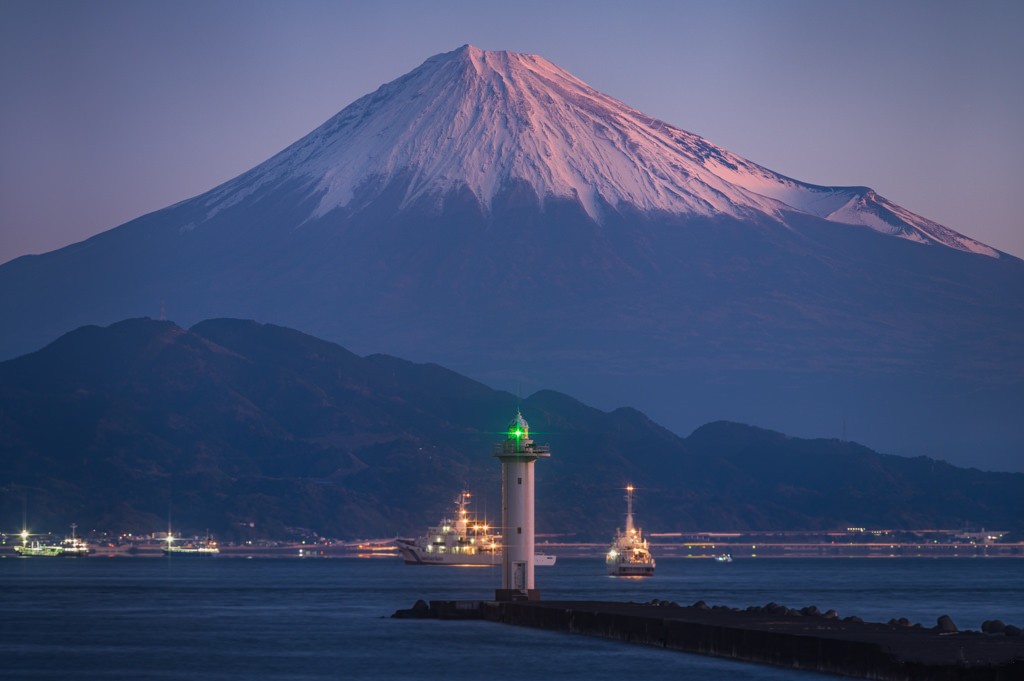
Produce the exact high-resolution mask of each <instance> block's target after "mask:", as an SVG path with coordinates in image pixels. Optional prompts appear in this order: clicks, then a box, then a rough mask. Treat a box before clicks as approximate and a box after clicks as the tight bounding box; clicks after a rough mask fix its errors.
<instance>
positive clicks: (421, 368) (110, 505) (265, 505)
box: [0, 319, 1024, 539]
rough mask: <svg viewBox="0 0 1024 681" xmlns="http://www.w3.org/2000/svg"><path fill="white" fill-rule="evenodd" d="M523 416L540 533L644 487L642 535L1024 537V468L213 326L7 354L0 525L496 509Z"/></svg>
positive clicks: (415, 515) (222, 525) (207, 523)
mask: <svg viewBox="0 0 1024 681" xmlns="http://www.w3.org/2000/svg"><path fill="white" fill-rule="evenodd" d="M517 408H521V410H522V412H523V415H524V416H525V417H526V418H527V420H528V421H529V422H530V425H531V433H532V436H533V437H534V439H535V440H536V441H538V442H541V443H549V444H550V445H551V448H552V457H551V458H550V459H549V460H544V461H541V462H539V463H538V464H537V465H538V479H539V483H538V491H537V505H538V531H540V532H553V533H570V534H572V533H575V534H576V536H578V537H580V538H595V539H603V538H606V537H607V536H608V534H609V533H610V532H611V531H612V530H613V529H614V527H615V526H616V524H620V523H621V516H622V513H623V508H622V506H623V502H622V494H621V488H622V487H624V486H625V484H626V483H627V482H632V483H633V484H635V485H636V486H637V487H638V498H637V512H638V514H639V515H640V516H641V517H642V518H643V523H644V527H645V528H647V529H648V530H649V531H652V532H672V531H688V530H696V529H703V530H731V529H804V528H806V529H815V528H832V527H845V526H847V525H869V526H885V527H895V528H899V527H959V526H962V525H964V524H974V525H983V526H986V527H998V528H1004V529H1019V528H1020V527H1021V526H1022V524H1024V501H1022V500H1024V475H1022V474H1009V473H987V472H982V471H978V470H973V469H963V468H956V467H953V466H951V465H949V464H946V463H944V462H941V461H936V460H933V459H928V458H924V457H919V458H915V459H907V458H903V457H897V456H890V455H885V454H879V453H877V452H873V451H871V450H869V449H867V448H864V447H862V446H859V445H857V444H854V443H849V442H842V441H838V440H802V439H795V438H790V437H786V436H785V435H782V434H779V433H775V432H771V431H766V430H761V429H758V428H753V427H750V426H744V425H740V424H735V423H724V422H719V423H713V424H709V425H707V426H704V427H702V428H700V429H698V430H697V431H696V432H694V433H693V434H692V435H691V436H690V437H689V438H682V437H678V436H676V435H675V434H673V433H671V432H669V431H668V430H666V429H664V428H662V427H661V426H659V425H658V424H656V423H654V422H652V421H651V420H650V419H648V418H647V417H646V416H644V415H643V414H642V413H640V412H638V411H636V410H633V409H627V408H623V409H617V410H615V411H612V412H603V411H599V410H597V409H593V408H591V407H588V406H586V405H584V404H582V403H580V402H578V401H576V400H574V399H572V398H571V397H569V396H566V395H563V394H560V393H556V392H552V391H541V392H538V393H535V394H534V395H531V396H530V397H529V398H527V399H523V400H521V401H520V400H517V398H516V397H515V396H513V395H511V394H508V393H505V392H500V391H495V390H492V389H490V388H488V387H487V386H485V385H482V384H480V383H478V382H475V381H473V380H470V379H467V378H465V377H463V376H460V375H459V374H456V373H454V372H452V371H449V370H447V369H444V368H442V367H439V366H436V365H432V364H414V363H411V362H407V361H404V360H401V359H396V358H394V357H388V356H384V355H371V356H368V357H359V356H357V355H354V354H352V353H351V352H348V351H347V350H345V349H344V348H342V347H340V346H338V345H335V344H333V343H329V342H325V341H322V340H319V339H316V338H313V337H311V336H308V335H304V334H302V333H299V332H297V331H293V330H290V329H287V328H283V327H278V326H272V325H261V324H257V323H255V322H249V321H240V320H232V319H216V320H210V321H205V322H202V323H199V324H197V325H195V326H194V327H192V328H191V329H188V330H186V329H183V328H180V327H178V326H176V325H175V324H173V323H171V322H162V321H153V320H149V319H132V320H127V321H124V322H120V323H117V324H114V325H112V326H110V327H107V328H99V327H83V328H81V329H78V330H76V331H73V332H71V333H68V334H67V335H65V336H63V337H61V338H60V339H58V340H57V341H55V342H53V343H52V344H50V345H48V346H47V347H45V348H43V349H42V350H40V351H38V352H35V353H32V354H29V355H25V356H23V357H20V358H17V359H13V360H9V361H6V362H2V363H0V457H2V460H3V462H4V465H3V467H2V469H0V529H3V530H5V531H14V530H16V529H19V528H20V525H21V520H22V513H23V510H24V509H25V508H26V507H27V509H28V516H29V519H30V521H31V523H32V524H33V525H34V526H37V527H44V526H45V527H48V528H49V529H55V530H59V529H61V528H63V527H65V526H67V525H68V524H70V523H71V522H77V523H78V524H79V526H80V527H87V528H90V529H91V528H100V529H111V530H127V531H134V532H144V531H145V532H148V531H155V530H160V529H163V528H164V527H166V523H167V517H168V514H169V513H170V514H172V516H173V517H174V519H175V526H176V527H180V528H181V529H184V530H186V531H188V530H192V531H202V530H205V529H207V528H208V529H210V530H211V531H213V532H215V533H217V534H218V535H220V536H223V537H233V536H235V537H237V536H243V535H249V536H252V535H255V536H264V537H285V536H287V535H288V534H289V533H290V532H291V531H292V529H293V528H308V529H312V530H314V531H317V532H320V533H322V534H326V535H329V536H338V537H349V538H353V537H369V536H377V537H379V536H390V535H408V534H414V533H418V532H419V531H421V530H422V528H423V527H424V526H425V525H426V524H427V523H428V522H433V521H435V520H436V519H437V516H438V514H440V513H441V512H442V511H444V510H445V509H446V508H448V506H449V505H450V502H451V500H452V499H453V498H454V496H455V495H456V494H457V493H458V491H459V490H460V489H462V488H466V489H469V490H471V491H473V492H475V493H476V509H477V510H478V511H481V512H484V511H486V512H487V514H488V515H489V516H490V517H491V518H497V517H498V516H499V515H500V509H501V499H500V488H499V482H500V467H499V464H498V462H497V461H496V460H495V459H494V458H493V457H492V456H491V448H492V446H493V444H494V443H496V442H498V441H499V440H500V438H501V437H502V431H503V429H504V427H505V425H506V424H507V422H508V421H509V420H510V419H511V418H512V416H514V414H515V412H516V409H517Z"/></svg>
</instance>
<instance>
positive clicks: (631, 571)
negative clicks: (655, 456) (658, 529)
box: [605, 485, 654, 577]
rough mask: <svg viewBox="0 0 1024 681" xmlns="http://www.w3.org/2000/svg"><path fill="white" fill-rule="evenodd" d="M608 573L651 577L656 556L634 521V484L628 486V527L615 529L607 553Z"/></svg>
mask: <svg viewBox="0 0 1024 681" xmlns="http://www.w3.org/2000/svg"><path fill="white" fill-rule="evenodd" d="M605 564H606V565H607V566H608V574H609V575H612V576H613V577H651V576H653V575H654V557H653V556H651V551H650V547H649V546H648V544H647V540H646V539H644V536H643V531H642V530H640V528H638V527H637V526H636V525H635V524H634V523H633V485H628V486H627V487H626V529H625V531H623V530H618V529H617V530H615V539H614V540H613V541H612V545H611V548H610V549H608V553H607V554H606V555H605Z"/></svg>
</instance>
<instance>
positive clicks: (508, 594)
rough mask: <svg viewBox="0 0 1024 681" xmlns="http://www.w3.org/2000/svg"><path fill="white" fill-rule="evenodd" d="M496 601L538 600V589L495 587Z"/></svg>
mask: <svg viewBox="0 0 1024 681" xmlns="http://www.w3.org/2000/svg"><path fill="white" fill-rule="evenodd" d="M494 600H496V601H539V600H540V589H526V590H525V591H524V590H523V589H495V590H494Z"/></svg>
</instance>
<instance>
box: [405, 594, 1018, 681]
mask: <svg viewBox="0 0 1024 681" xmlns="http://www.w3.org/2000/svg"><path fill="white" fill-rule="evenodd" d="M395 616H396V617H436V618H440V619H484V620H489V621H493V622H501V623H505V624H512V625H517V626H525V627H535V628H539V629H548V630H551V631H561V632H568V633H575V634H585V635H589V636H600V637H603V638H609V639H615V640H618V641H624V642H628V643H636V644H642V645H648V646H655V647H658V648H667V649H670V650H678V651H682V652H688V653H698V654H702V655H713V656H717V657H723V658H729V659H733V660H741V661H745V662H755V663H761V664H769V665H774V666H779V667H788V668H791V669H804V670H808V671H817V672H824V673H829V674H838V675H841V676H850V677H858V678H864V679H882V680H891V681H917V680H923V679H927V680H929V681H931V680H935V681H946V680H947V679H949V680H952V679H957V680H961V679H963V680H971V681H974V680H977V681H1020V679H1024V637H1021V636H1020V635H1019V631H1017V632H1016V634H1017V635H1007V634H1006V633H1005V632H1003V633H1000V634H985V633H981V632H971V631H957V629H956V626H955V625H953V623H952V621H951V620H949V618H945V617H944V618H940V621H939V624H938V625H937V626H936V627H934V628H924V627H921V626H919V625H914V626H910V625H909V623H907V622H905V621H904V622H897V621H895V620H894V621H892V622H890V623H888V624H882V623H874V622H863V621H860V619H859V618H856V617H847V618H845V619H840V618H838V617H837V616H836V615H835V613H832V612H829V613H825V614H822V613H820V612H818V610H817V608H814V607H808V608H804V609H802V610H800V611H797V610H792V609H789V608H786V607H784V606H781V605H777V604H774V603H773V604H769V605H767V606H763V607H760V606H759V607H751V608H748V609H746V610H738V609H735V608H728V607H725V606H714V607H709V606H707V605H706V604H704V603H703V602H701V601H698V602H697V603H695V604H694V605H692V606H679V605H676V604H675V603H670V602H667V601H655V602H652V603H645V604H640V603H614V602H599V601H528V600H516V601H432V602H431V603H430V605H429V606H428V605H427V604H426V603H424V602H423V601H420V602H418V603H417V605H416V606H414V607H413V608H412V609H410V610H400V611H398V612H397V613H395Z"/></svg>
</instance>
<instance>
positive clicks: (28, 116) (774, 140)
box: [0, 0, 1024, 262]
mask: <svg viewBox="0 0 1024 681" xmlns="http://www.w3.org/2000/svg"><path fill="white" fill-rule="evenodd" d="M1022 29H1024V3H1022V2H970V3H964V2H935V1H929V2H874V1H871V2H815V1H808V2H803V1H791V2H784V1H776V2H765V1H761V2H714V3H710V2H709V3H697V2H679V1H674V2H633V3H622V2H598V1H595V0H588V1H586V2H551V1H550V0H547V1H539V2H535V1H532V0H519V1H517V2H505V3H500V4H499V3H488V2H422V1H421V2H387V1H381V2H375V3H367V2H319V1H305V2H253V1H246V2H234V1H224V0H222V1H217V2H209V1H208V0H204V1H198V2H193V1H177V2H173V3H172V2H167V3H159V2H139V1H132V2H119V1H115V2H82V1H78V2H53V1H39V0H33V1H29V2H21V1H12V0H0V87H2V92H3V96H2V98H0V145H2V147H0V148H2V153H0V262H6V261H8V260H10V259H12V258H14V257H17V256H19V255H23V254H26V253H41V252H45V251H49V250H52V249H55V248H59V247H61V246H64V245H67V244H69V243H73V242H75V241H79V240H81V239H84V238H87V237H89V236H91V235H93V234H96V233H98V232H101V231H105V230H107V229H110V228H112V227H115V226H117V225H120V224H122V223H124V222H126V221H128V220H130V219H132V218H135V217H137V216H139V215H142V214H144V213H148V212H150V211H154V210H157V209H160V208H163V207H165V206H167V205H170V204H173V203H176V202H178V201H181V200H183V199H187V198H189V197H191V196H194V195H196V194H199V193H202V192H204V191H206V190H208V189H210V188H212V187H214V186H215V185H217V184H220V183H221V182H224V181H226V180H228V179H230V178H232V177H234V176H236V175H238V174H239V173H241V172H243V171H245V170H247V169H249V168H250V167H252V166H254V165H256V164H258V163H259V162H261V161H263V160H265V159H266V158H268V157H270V156H272V155H273V154H275V153H276V152H278V151H280V150H281V149H282V148H284V147H285V146H287V145H288V144H290V143H291V142H293V141H295V140H297V139H298V138H300V137H302V136H303V135H305V134H306V133H308V132H310V131H311V130H312V129H313V128H315V127H316V126H318V125H320V124H321V123H322V122H323V121H324V120H326V119H327V118H329V117H330V116H332V115H333V114H335V113H336V112H338V111H339V110H340V109H342V108H343V107H345V106H346V105H347V104H349V103H351V102H352V101H353V100H355V99H356V98H358V97H360V96H362V95H364V94H366V93H368V92H370V91H372V90H374V89H376V88H377V87H378V86H379V85H381V84H382V83H384V82H386V81H390V80H392V79H394V78H396V77H398V76H400V75H402V74H404V73H406V72H408V71H410V70H412V69H413V68H415V67H416V66H418V65H419V64H420V63H422V62H423V61H424V60H425V59H427V58H428V57H430V56H431V55H434V54H437V53H440V52H448V51H450V50H453V49H455V48H457V47H459V46H460V45H463V44H465V43H471V44H473V45H476V46H478V47H480V48H482V49H487V50H506V49H507V50H512V51H516V52H532V53H537V54H540V55H542V56H544V57H546V58H547V59H549V60H551V61H552V62H554V63H555V64H557V65H559V66H561V67H562V68H565V69H567V70H568V71H570V72H571V73H573V74H574V75H576V76H578V77H579V78H582V79H583V80H585V81H587V82H588V83H590V84H591V85H592V86H594V87H596V88H597V89H599V90H601V91H603V92H605V93H607V94H609V95H611V96H613V97H615V98H617V99H619V100H622V101H623V102H625V103H627V104H629V105H630V106H633V107H635V108H637V109H639V110H641V111H643V112H645V113H647V114H650V115H652V116H655V117H657V118H660V119H662V120H664V121H667V122H668V123H671V124H673V125H675V126H678V127H680V128H683V129H685V130H689V131H691V132H694V133H697V134H699V135H702V136H704V137H706V138H707V139H709V140H710V141H712V142H714V143H715V144H718V145H719V146H722V147H725V148H726V149H729V150H730V151H733V152H735V153H738V154H740V155H741V156H744V157H746V158H748V159H750V160H752V161H754V162H757V163H759V164H761V165H764V166H767V167H768V168H771V169H773V170H775V171H778V172H781V173H783V174H786V175H789V176H791V177H794V178H796V179H799V180H803V181H806V182H812V183H816V184H828V185H867V186H870V187H872V188H874V189H875V190H876V191H878V192H879V193H881V194H882V195H884V196H886V197H887V198H889V199H891V200H892V201H894V202H896V203H898V204H899V205H901V206H904V207H906V208H908V209H910V210H912V211H914V212H916V213H918V214H920V215H923V216H925V217H927V218H930V219H933V220H935V221H937V222H940V223H942V224H944V225H946V226H948V227H951V228H953V229H955V230H957V231H960V232H962V233H964V234H966V235H968V236H970V237H972V238H975V239H978V240H980V241H983V242H985V243H987V244H989V245H991V246H994V247H996V248H998V249H1001V250H1004V251H1007V252H1009V253H1012V254H1014V255H1017V256H1024V225H1022V220H1021V217H1020V212H1019V210H1018V204H1019V202H1020V200H1021V199H1020V193H1021V187H1024V78H1022V77H1021V74H1020V65H1021V64H1024V41H1022V40H1021V39H1020V35H1021V31H1022Z"/></svg>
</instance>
